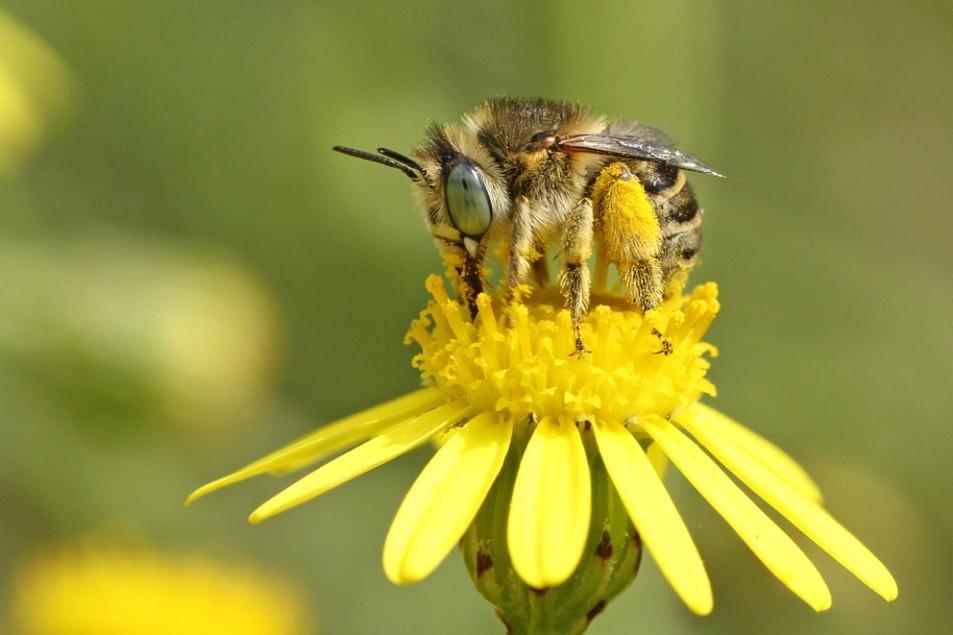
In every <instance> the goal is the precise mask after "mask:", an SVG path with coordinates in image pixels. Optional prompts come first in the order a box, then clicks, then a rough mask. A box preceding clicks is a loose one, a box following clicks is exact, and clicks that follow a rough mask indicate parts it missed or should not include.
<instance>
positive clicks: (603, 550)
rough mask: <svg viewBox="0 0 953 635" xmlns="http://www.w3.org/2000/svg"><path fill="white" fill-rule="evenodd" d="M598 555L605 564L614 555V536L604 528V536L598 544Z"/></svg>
mask: <svg viewBox="0 0 953 635" xmlns="http://www.w3.org/2000/svg"><path fill="white" fill-rule="evenodd" d="M596 556H598V557H599V559H600V560H602V562H603V564H605V563H606V562H608V561H609V558H611V557H612V536H610V535H609V532H608V531H606V530H604V529H603V530H602V538H601V539H600V540H599V544H598V545H596Z"/></svg>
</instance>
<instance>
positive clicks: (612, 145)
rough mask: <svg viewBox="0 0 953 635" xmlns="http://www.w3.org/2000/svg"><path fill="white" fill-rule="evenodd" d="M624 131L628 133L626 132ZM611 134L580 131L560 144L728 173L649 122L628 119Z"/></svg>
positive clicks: (575, 149) (567, 148)
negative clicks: (678, 144)
mask: <svg viewBox="0 0 953 635" xmlns="http://www.w3.org/2000/svg"><path fill="white" fill-rule="evenodd" d="M615 130H619V131H620V132H619V133H615V132H614V131H615ZM623 130H624V132H622V131H623ZM607 133H609V134H578V135H571V136H568V137H563V138H561V139H560V140H559V147H560V148H561V149H563V150H565V151H567V152H592V153H595V154H606V155H609V156H615V157H623V158H629V159H649V160H652V161H659V162H661V163H667V164H669V165H674V166H676V167H679V168H681V169H683V170H691V171H692V172H703V173H705V174H711V175H713V176H718V177H722V178H724V176H725V175H724V174H722V173H721V172H719V171H718V170H716V169H714V168H713V167H711V166H709V165H707V164H706V163H705V162H704V161H702V160H701V159H699V158H698V157H696V156H695V155H694V154H690V153H688V152H682V151H681V150H678V149H676V148H674V147H673V146H672V144H673V143H674V142H673V141H672V140H671V137H669V136H668V135H667V134H666V133H665V132H663V131H661V130H659V129H658V128H653V127H652V126H649V125H647V124H643V123H638V122H626V123H622V124H614V125H612V126H610V127H609V129H608V130H607Z"/></svg>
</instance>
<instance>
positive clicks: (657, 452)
mask: <svg viewBox="0 0 953 635" xmlns="http://www.w3.org/2000/svg"><path fill="white" fill-rule="evenodd" d="M645 455H646V456H647V457H649V462H651V463H652V467H653V468H654V469H655V473H656V474H658V477H659V478H660V479H662V480H663V481H664V480H665V474H666V473H667V472H668V457H666V456H665V452H662V448H660V447H659V445H658V443H653V444H651V445H650V446H649V449H647V450H646V451H645Z"/></svg>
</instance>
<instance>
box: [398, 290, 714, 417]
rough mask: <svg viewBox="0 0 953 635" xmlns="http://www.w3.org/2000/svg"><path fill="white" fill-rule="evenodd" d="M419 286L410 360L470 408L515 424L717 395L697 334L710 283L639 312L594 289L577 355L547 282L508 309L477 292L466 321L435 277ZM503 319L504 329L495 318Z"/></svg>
mask: <svg viewBox="0 0 953 635" xmlns="http://www.w3.org/2000/svg"><path fill="white" fill-rule="evenodd" d="M427 290H428V291H429V292H430V293H431V295H432V296H433V301H432V302H430V303H429V304H428V306H427V308H426V309H424V310H423V311H422V312H421V313H420V317H419V319H417V320H416V321H415V322H414V323H413V324H412V325H411V328H410V331H409V333H408V336H407V337H408V342H415V343H416V344H418V345H419V346H420V349H421V352H420V353H419V354H418V355H417V356H416V357H414V360H413V363H414V366H415V367H416V368H417V369H418V370H419V371H420V373H421V375H422V377H423V378H424V380H425V381H430V382H432V383H433V384H434V385H435V386H436V387H437V388H439V389H440V390H441V392H443V393H444V394H445V395H447V396H448V398H450V399H453V400H459V401H463V402H466V403H469V404H472V405H473V406H474V408H475V409H476V410H478V411H481V412H498V413H501V414H503V415H505V416H507V417H509V418H511V419H512V420H513V421H514V422H517V423H519V422H522V421H527V420H529V418H530V417H533V418H536V419H542V418H551V419H554V420H562V421H571V422H578V421H584V420H589V419H593V418H594V419H599V420H612V421H618V422H629V421H637V420H639V419H640V418H642V417H644V416H646V415H657V416H661V417H666V418H667V417H669V416H670V415H671V414H672V413H673V412H676V411H678V410H679V409H681V408H683V407H686V406H688V405H690V404H692V403H694V402H696V401H698V399H699V398H700V397H701V395H702V394H708V395H714V394H715V387H714V385H713V384H712V383H711V382H710V381H708V380H707V379H706V378H705V374H706V372H707V371H708V368H709V362H708V359H707V358H706V355H712V356H714V355H716V354H717V351H716V349H715V347H714V346H712V345H711V344H708V343H706V342H704V341H702V340H701V338H702V336H703V335H704V334H705V331H706V330H707V329H708V327H709V325H710V324H711V321H712V320H713V319H714V317H715V315H716V314H717V313H718V308H719V304H718V299H717V295H718V291H717V287H716V286H715V285H714V284H712V283H708V284H703V285H700V286H699V287H697V288H696V289H695V290H694V291H693V292H692V294H691V295H690V296H676V297H674V298H672V299H671V300H669V301H668V302H666V303H665V304H663V305H662V306H660V307H659V308H658V309H655V310H651V311H648V312H646V313H645V315H644V316H643V315H642V314H641V313H640V312H639V311H637V310H634V309H632V308H630V307H626V306H624V305H623V304H622V303H621V301H620V300H619V299H618V298H614V297H610V296H605V297H602V298H599V297H596V298H594V300H595V302H594V304H596V306H595V308H594V309H593V310H591V311H590V312H589V314H588V316H586V317H585V318H584V320H583V322H582V324H581V333H582V339H583V342H584V343H585V344H586V346H587V347H588V349H587V350H586V351H585V352H584V353H582V354H576V353H575V352H574V351H575V349H574V346H575V336H574V333H573V328H572V322H571V318H570V314H569V311H568V310H566V309H560V308H558V297H557V296H556V294H555V292H554V290H551V289H544V290H540V291H537V292H536V293H535V295H533V296H531V297H530V298H529V299H528V300H527V301H526V303H525V304H519V305H515V306H513V307H510V309H509V311H507V310H506V308H505V307H504V306H503V305H502V303H501V300H499V299H494V298H492V297H491V296H489V295H487V294H481V295H480V296H479V298H478V299H477V305H478V311H479V314H478V316H477V318H476V319H475V320H472V321H471V320H470V319H469V316H467V314H466V308H465V307H464V306H463V305H461V304H460V303H459V302H457V301H455V300H452V299H450V298H449V297H448V295H447V292H446V290H445V288H444V286H443V282H442V280H441V279H440V278H439V277H437V276H431V277H430V278H429V279H428V280H427ZM507 318H508V319H509V320H511V322H512V323H511V328H505V327H504V326H503V322H504V320H506V319H507Z"/></svg>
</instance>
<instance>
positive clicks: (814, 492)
mask: <svg viewBox="0 0 953 635" xmlns="http://www.w3.org/2000/svg"><path fill="white" fill-rule="evenodd" d="M688 412H689V413H691V414H692V415H693V416H695V417H697V418H698V419H699V421H700V422H704V425H705V426H707V427H709V428H710V429H711V431H712V433H714V434H717V435H718V436H721V437H727V438H729V439H731V440H732V441H734V442H735V444H736V445H737V446H738V447H740V448H742V449H744V450H745V451H746V452H747V453H748V454H750V455H751V456H752V457H754V458H755V459H757V460H758V461H761V463H763V464H764V466H765V467H766V468H768V469H769V470H771V471H772V472H774V473H775V474H777V475H778V476H779V477H781V478H782V479H784V480H785V481H786V482H787V484H788V485H790V486H791V487H793V488H794V489H796V490H797V491H799V492H801V494H803V495H804V496H807V497H808V498H810V499H811V500H813V501H816V502H818V503H820V502H821V500H822V497H821V488H819V487H818V486H817V484H816V483H815V482H814V481H813V480H812V479H811V477H810V476H809V475H808V473H807V472H806V471H805V470H804V468H803V467H801V466H800V465H799V464H798V462H797V461H795V460H794V459H792V458H791V457H790V456H789V455H788V454H787V453H786V452H785V451H784V450H782V449H781V448H779V447H778V446H776V445H774V444H773V443H771V442H770V441H768V440H767V439H765V438H764V437H762V436H760V435H758V434H756V433H755V432H753V431H752V430H750V429H749V428H747V427H745V426H743V425H741V424H740V423H738V422H737V421H735V420H734V419H731V418H730V417H728V416H726V415H725V414H724V413H721V412H719V411H717V410H715V409H714V408H712V407H711V406H706V405H705V404H703V403H700V402H696V403H695V404H693V405H692V406H691V408H689V409H688Z"/></svg>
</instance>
